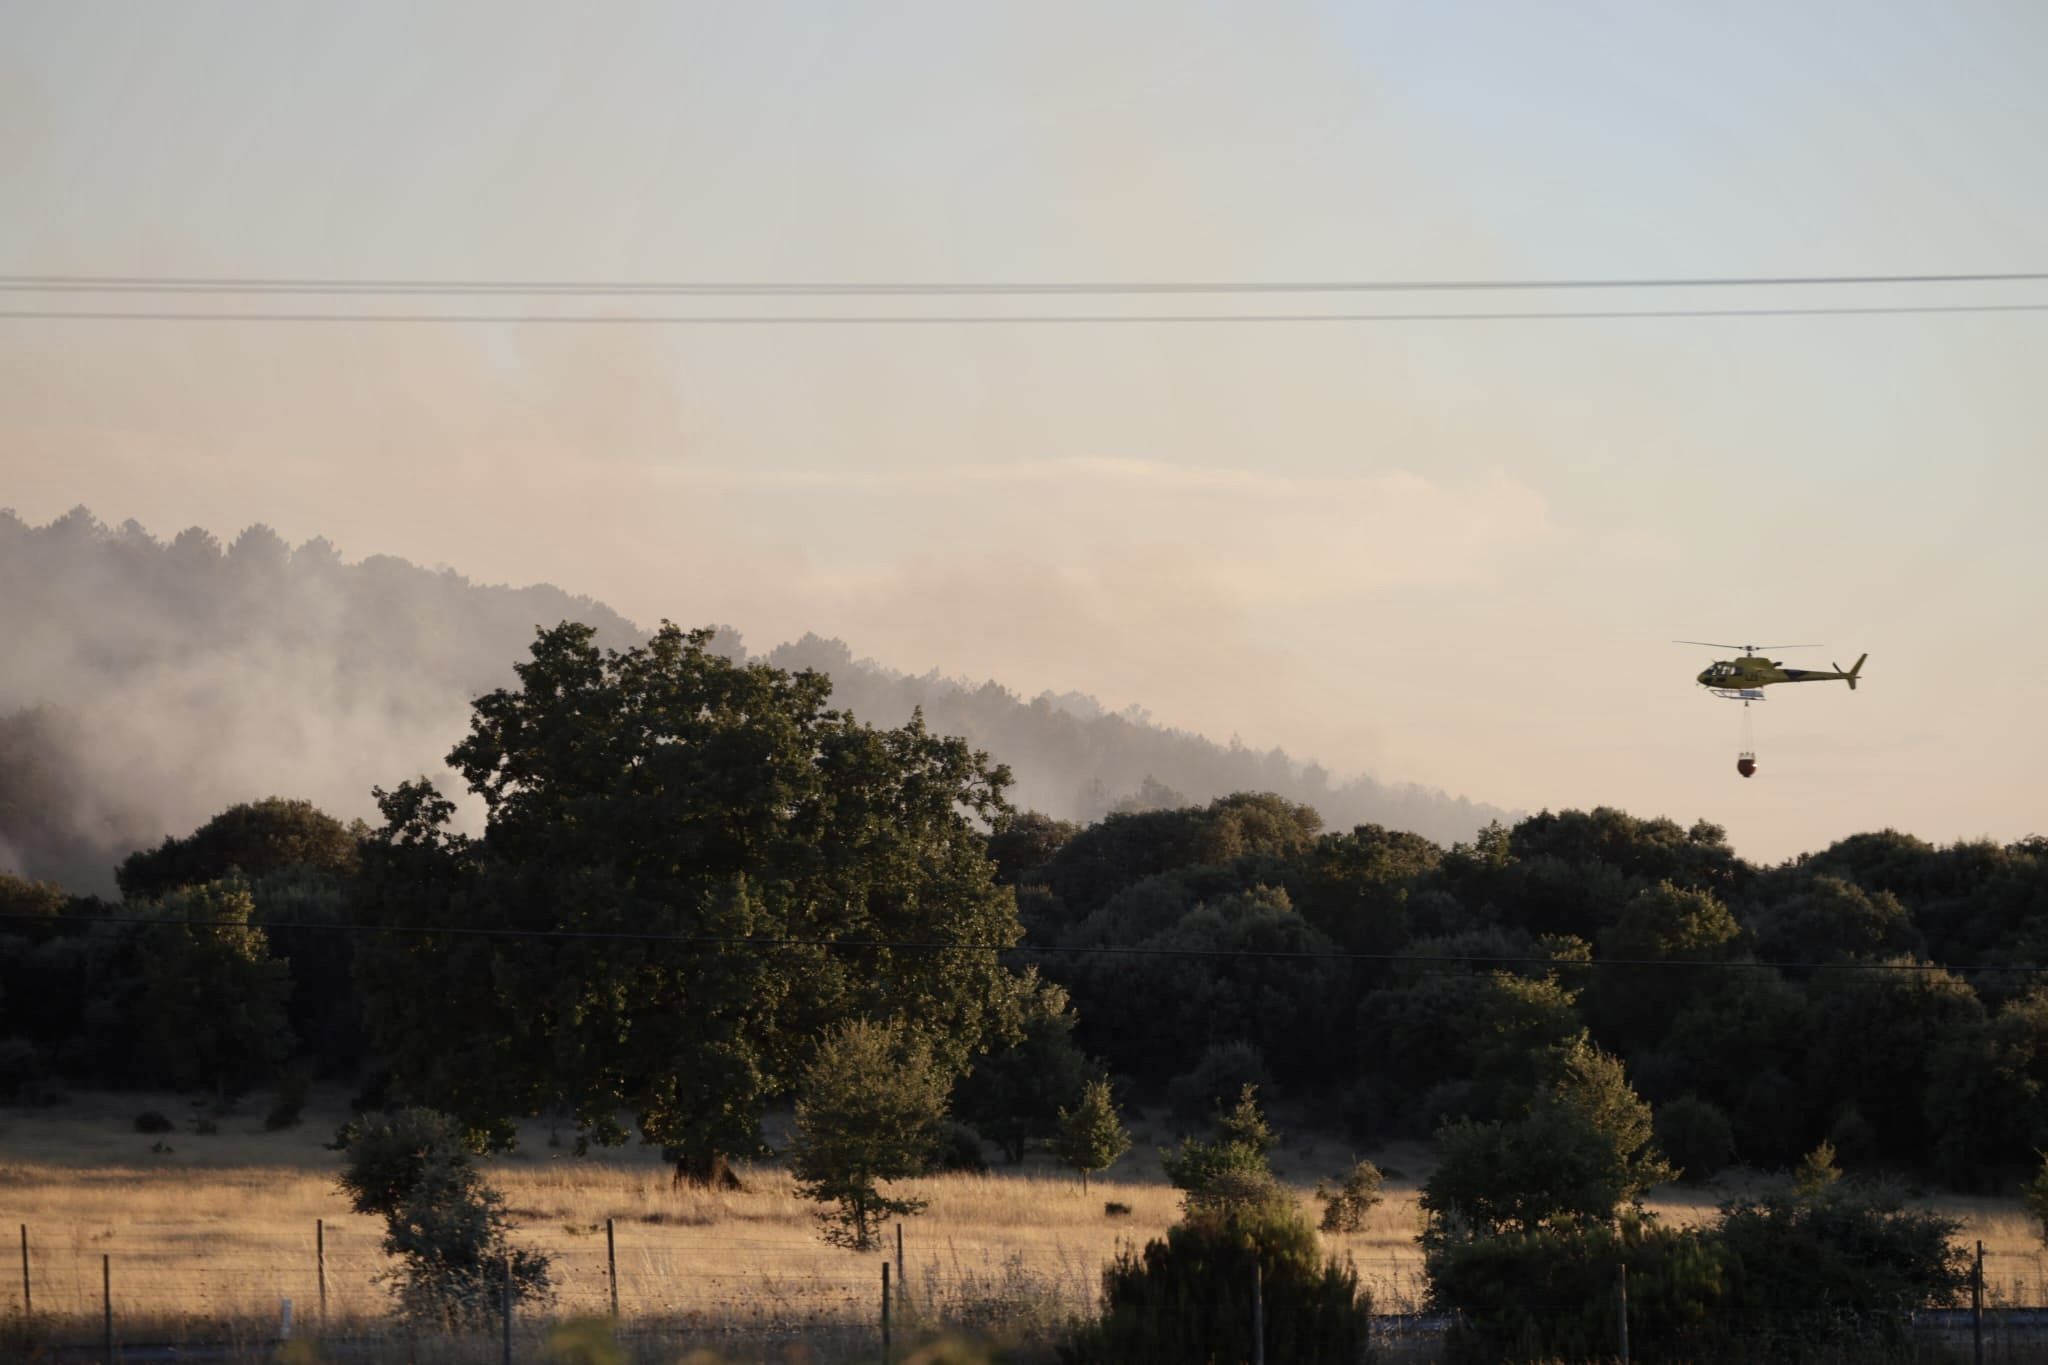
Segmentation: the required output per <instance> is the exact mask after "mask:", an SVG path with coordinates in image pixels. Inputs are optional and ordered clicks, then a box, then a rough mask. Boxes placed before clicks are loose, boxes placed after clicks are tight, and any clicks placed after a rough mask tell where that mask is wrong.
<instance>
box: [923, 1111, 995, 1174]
mask: <svg viewBox="0 0 2048 1365" xmlns="http://www.w3.org/2000/svg"><path fill="white" fill-rule="evenodd" d="M932 1169H933V1170H935V1171H974V1172H981V1171H986V1170H987V1169H988V1159H987V1158H986V1157H984V1156H983V1155H982V1154H981V1134H980V1133H977V1132H975V1131H974V1129H973V1128H972V1127H970V1126H969V1125H967V1124H964V1123H960V1122H958V1121H956V1120H952V1119H948V1120H947V1121H946V1122H944V1123H941V1124H940V1125H939V1129H938V1140H937V1144H936V1153H935V1155H934V1156H933V1157H932Z"/></svg>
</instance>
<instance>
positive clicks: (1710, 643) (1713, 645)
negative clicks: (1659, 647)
mask: <svg viewBox="0 0 2048 1365" xmlns="http://www.w3.org/2000/svg"><path fill="white" fill-rule="evenodd" d="M1671 643H1672V644H1674V645H1704V646H1705V647H1706V648H1708V649H1739V650H1742V651H1743V652H1744V653H1746V654H1755V653H1757V652H1759V651H1761V650H1766V649H1819V648H1820V646H1819V645H1730V644H1723V643H1722V642H1721V641H1719V640H1673V641H1672V642H1671Z"/></svg>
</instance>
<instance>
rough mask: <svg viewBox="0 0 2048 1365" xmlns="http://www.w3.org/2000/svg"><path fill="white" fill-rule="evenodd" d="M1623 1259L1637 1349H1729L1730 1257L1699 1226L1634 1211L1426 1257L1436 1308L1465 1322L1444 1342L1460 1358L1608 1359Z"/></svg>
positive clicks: (1450, 1247)
mask: <svg viewBox="0 0 2048 1365" xmlns="http://www.w3.org/2000/svg"><path fill="white" fill-rule="evenodd" d="M1623 1263H1626V1264H1627V1266H1628V1295H1629V1335H1630V1343H1629V1344H1630V1347H1631V1349H1632V1351H1633V1352H1634V1353H1635V1354H1637V1355H1639V1356H1640V1357H1641V1358H1643V1359H1670V1358H1676V1359H1680V1360H1694V1359H1702V1358H1705V1359H1712V1358H1715V1357H1716V1356H1718V1355H1720V1354H1722V1352H1723V1351H1724V1349H1725V1346H1726V1342H1725V1339H1724V1334H1723V1328H1722V1326H1721V1324H1723V1323H1724V1322H1725V1321H1726V1320H1727V1319H1726V1316H1725V1314H1724V1312H1723V1303H1724V1299H1725V1297H1726V1285H1725V1282H1726V1277H1727V1276H1728V1274H1729V1273H1730V1271H1731V1269H1732V1268H1733V1267H1731V1265H1730V1258H1729V1256H1728V1254H1727V1253H1726V1251H1725V1250H1724V1249H1723V1248H1722V1247H1720V1246H1719V1245H1718V1244H1717V1243H1716V1242H1715V1241H1714V1240H1713V1239H1712V1238H1711V1237H1709V1236H1707V1235H1705V1234H1703V1233H1701V1232H1699V1231H1696V1230H1692V1229H1678V1228H1667V1227H1664V1226H1662V1225H1660V1224H1658V1223H1655V1222H1653V1221H1651V1220H1649V1219H1646V1218H1640V1217H1637V1216H1634V1215H1627V1216H1624V1217H1622V1218H1621V1219H1619V1220H1618V1221H1617V1222H1615V1223H1612V1224H1606V1223H1596V1224H1578V1225H1572V1226H1563V1227H1539V1228H1535V1229H1531V1230H1526V1231H1523V1230H1514V1231H1505V1232H1501V1233H1499V1234H1498V1235H1495V1236H1488V1237H1475V1238H1470V1239H1464V1240H1455V1241H1439V1242H1437V1243H1435V1244H1434V1245H1432V1246H1431V1247H1430V1248H1429V1250H1428V1254H1427V1257H1426V1260H1425V1267H1426V1271H1427V1274H1428V1276H1429V1304H1430V1307H1431V1308H1432V1309H1434V1310H1436V1311H1439V1312H1449V1313H1454V1314H1456V1315H1457V1317H1456V1320H1455V1322H1454V1324H1453V1326H1452V1328H1451V1331H1450V1334H1449V1336H1448V1337H1447V1338H1446V1340H1445V1347H1446V1349H1447V1351H1448V1352H1449V1355H1450V1358H1451V1359H1453V1360H1459V1361H1496V1360H1524V1361H1538V1360H1542V1361H1548V1360H1599V1359H1611V1358H1612V1357H1613V1355H1614V1353H1615V1349H1616V1345H1617V1342H1616V1337H1617V1327H1618V1324H1617V1321H1616V1313H1615V1294H1616V1287H1617V1283H1618V1281H1619V1278H1620V1270H1619V1267H1620V1266H1621V1265H1622V1264H1623Z"/></svg>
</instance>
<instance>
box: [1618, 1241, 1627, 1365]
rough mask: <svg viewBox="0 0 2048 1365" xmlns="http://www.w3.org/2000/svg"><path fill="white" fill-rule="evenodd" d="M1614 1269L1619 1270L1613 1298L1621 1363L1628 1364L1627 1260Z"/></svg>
mask: <svg viewBox="0 0 2048 1365" xmlns="http://www.w3.org/2000/svg"><path fill="white" fill-rule="evenodd" d="M1616 1270H1617V1271H1618V1272H1619V1273H1618V1274H1617V1276H1616V1277H1615V1287H1616V1291H1617V1292H1616V1294H1615V1299H1616V1311H1617V1313H1618V1314H1619V1316H1620V1325H1621V1365H1628V1262H1627V1261H1623V1262H1622V1263H1621V1264H1620V1265H1619V1266H1617V1267H1616Z"/></svg>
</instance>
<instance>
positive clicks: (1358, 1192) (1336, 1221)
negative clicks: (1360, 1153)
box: [1316, 1161, 1386, 1232]
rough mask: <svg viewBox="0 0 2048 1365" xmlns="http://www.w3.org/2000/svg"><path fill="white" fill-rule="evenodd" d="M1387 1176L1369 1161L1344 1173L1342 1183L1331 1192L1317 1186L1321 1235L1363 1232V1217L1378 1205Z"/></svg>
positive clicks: (1357, 1163)
mask: <svg viewBox="0 0 2048 1365" xmlns="http://www.w3.org/2000/svg"><path fill="white" fill-rule="evenodd" d="M1385 1182H1386V1177H1385V1176H1383V1175H1382V1174H1381V1173H1380V1168H1379V1167H1377V1166H1375V1165H1373V1164H1372V1163H1371V1162H1370V1161H1359V1162H1356V1163H1354V1164H1353V1165H1352V1167H1351V1169H1350V1170H1348V1171H1346V1172H1345V1173H1344V1179H1343V1181H1342V1183H1340V1184H1339V1185H1338V1187H1337V1188H1336V1189H1334V1190H1331V1189H1326V1188H1325V1187H1323V1186H1320V1185H1319V1186H1317V1187H1316V1197H1317V1198H1318V1199H1321V1200H1322V1201H1323V1221H1322V1230H1323V1231H1324V1232H1363V1231H1365V1220H1366V1215H1368V1214H1370V1213H1371V1212H1372V1211H1373V1208H1374V1207H1375V1206H1376V1205H1378V1203H1379V1202H1380V1198H1381V1195H1380V1187H1381V1185H1383V1184H1384V1183H1385Z"/></svg>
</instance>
